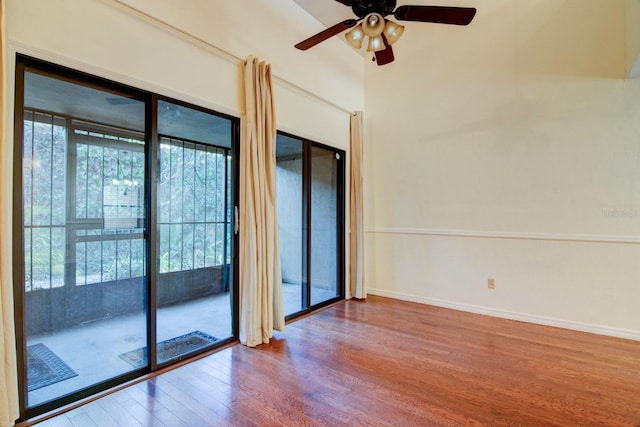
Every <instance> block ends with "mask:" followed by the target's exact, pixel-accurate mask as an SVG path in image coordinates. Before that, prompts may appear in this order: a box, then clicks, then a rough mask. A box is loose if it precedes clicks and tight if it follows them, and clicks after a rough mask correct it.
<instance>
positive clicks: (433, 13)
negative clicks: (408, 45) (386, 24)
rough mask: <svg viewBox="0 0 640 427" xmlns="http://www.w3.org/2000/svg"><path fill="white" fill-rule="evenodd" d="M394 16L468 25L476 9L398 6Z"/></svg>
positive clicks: (412, 19)
mask: <svg viewBox="0 0 640 427" xmlns="http://www.w3.org/2000/svg"><path fill="white" fill-rule="evenodd" d="M394 16H395V17H396V19H397V20H399V21H419V22H435V23H437V24H453V25H469V23H470V22H471V21H472V20H473V17H474V16H476V9H474V8H471V7H450V6H400V7H399V8H397V9H396V11H395V13H394Z"/></svg>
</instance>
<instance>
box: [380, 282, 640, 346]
mask: <svg viewBox="0 0 640 427" xmlns="http://www.w3.org/2000/svg"><path fill="white" fill-rule="evenodd" d="M367 293H368V294H370V295H377V296H381V297H388V298H394V299H398V300H402V301H410V302H417V303H420V304H427V305H433V306H436V307H443V308H450V309H453V310H459V311H466V312H470V313H477V314H484V315H487V316H493V317H500V318H503V319H510V320H518V321H521V322H527V323H535V324H538V325H545V326H555V327H557V328H564V329H570V330H574V331H580V332H589V333H592V334H598V335H606V336H610V337H617V338H625V339H629V340H635V341H640V331H633V330H629V329H621V328H612V327H609V326H602V325H593V324H588V323H582V322H574V321H570V320H563V319H556V318H553V317H546V316H538V315H535V314H527V313H518V312H514V311H508V310H501V309H496V308H490V307H482V306H478V305H472V304H464V303H459V302H454V301H447V300H441V299H436V298H428V297H423V296H418V295H410V294H404V293H400V292H394V291H387V290H383V289H367Z"/></svg>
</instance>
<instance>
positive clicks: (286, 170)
mask: <svg viewBox="0 0 640 427" xmlns="http://www.w3.org/2000/svg"><path fill="white" fill-rule="evenodd" d="M342 157H343V153H342V152H341V151H340V150H336V149H333V148H330V147H326V146H322V145H320V144H317V143H313V142H311V141H308V140H304V139H302V138H297V137H295V136H292V135H287V134H284V133H278V136H277V141H276V194H277V201H276V202H277V214H278V233H279V234H278V238H279V242H280V254H281V264H282V279H283V287H284V303H285V314H286V315H287V316H289V317H291V316H294V315H297V314H301V313H304V312H307V311H309V310H312V309H314V308H318V307H321V306H324V305H327V304H330V303H332V302H335V301H338V300H339V299H342V298H344V273H343V272H344V269H343V265H344V250H343V248H344V232H343V223H344V205H343V200H344V164H343V160H342Z"/></svg>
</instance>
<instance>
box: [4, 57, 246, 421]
mask: <svg viewBox="0 0 640 427" xmlns="http://www.w3.org/2000/svg"><path fill="white" fill-rule="evenodd" d="M30 69H31V70H34V71H36V72H37V73H38V74H41V75H45V76H48V77H52V78H55V79H58V80H62V81H67V82H70V83H74V84H79V85H82V86H85V87H89V88H93V89H97V90H101V91H104V92H112V93H114V94H115V95H119V96H124V97H128V98H132V99H135V100H137V101H141V102H144V104H145V112H144V115H145V126H144V127H145V129H144V132H145V147H144V151H145V181H146V182H145V189H144V192H145V193H144V194H145V204H144V209H145V212H144V227H145V229H144V231H143V238H144V241H145V256H146V257H147V258H146V259H147V261H146V269H145V275H146V283H145V285H146V300H144V308H143V310H144V313H145V315H146V319H147V320H146V333H147V351H148V361H147V365H146V366H143V367H141V368H137V369H133V370H131V371H129V372H126V373H124V374H121V375H118V376H116V377H113V378H110V379H107V380H104V381H101V382H98V383H96V384H93V385H90V386H88V387H85V388H81V389H79V390H77V391H74V392H71V393H69V394H67V395H63V396H60V397H58V398H54V399H53V400H50V401H46V402H44V403H41V404H37V405H34V406H32V407H28V406H27V405H28V392H27V354H26V344H27V332H26V312H25V310H26V306H25V277H26V272H25V264H24V263H25V247H24V243H25V240H24V215H23V204H24V190H23V184H24V182H23V176H22V175H23V136H24V118H25V117H24V108H25V73H26V71H27V70H30ZM159 100H164V101H168V102H172V103H174V104H177V105H182V106H185V107H188V108H191V109H194V110H199V111H202V112H205V113H208V114H212V115H215V116H218V117H222V118H225V119H228V120H229V121H230V122H231V148H230V149H229V152H230V153H231V155H232V162H231V168H232V175H231V184H230V185H231V188H230V189H229V191H231V192H232V193H231V203H232V206H237V204H238V187H239V185H238V183H239V181H238V180H239V178H240V176H239V168H238V162H239V158H240V157H239V153H240V144H239V129H240V119H239V118H237V117H233V116H230V115H227V114H223V113H219V112H216V111H212V110H209V109H206V108H203V107H199V106H195V105H192V104H189V103H186V102H182V101H179V100H175V99H171V98H168V97H164V96H160V95H157V94H154V93H151V92H147V91H144V90H141V89H137V88H134V87H131V86H128V85H126V84H121V83H118V82H115V81H112V80H108V79H104V78H102V77H98V76H93V75H91V74H88V73H84V72H81V71H77V70H73V69H70V68H67V67H64V66H59V65H56V64H52V63H50V62H46V61H42V60H40V59H37V58H33V57H29V56H26V55H22V54H17V56H16V67H15V104H14V123H13V129H14V138H13V168H14V169H13V188H14V191H13V200H12V202H13V209H12V212H13V219H12V233H13V241H12V252H13V259H12V268H13V291H14V321H15V336H16V349H17V365H18V394H19V406H20V418H19V419H18V421H25V420H27V419H30V418H33V417H35V416H38V415H41V414H43V413H46V412H49V411H51V410H54V409H57V408H60V407H62V406H65V405H69V404H71V403H73V402H76V401H78V400H81V399H84V398H87V397H89V396H92V395H94V394H96V393H99V392H103V391H105V390H107V389H110V388H113V387H115V386H118V385H121V384H123V383H126V382H128V381H131V380H134V379H136V378H139V377H141V376H143V375H146V374H149V373H151V372H154V371H157V370H158V369H162V368H164V367H165V366H167V365H169V364H172V363H176V362H179V361H181V360H183V359H186V358H192V357H195V356H197V355H198V354H202V353H205V352H208V351H211V350H212V348H215V347H221V346H223V345H226V344H228V343H231V342H237V341H238V331H239V319H238V305H239V304H238V284H237V278H238V254H239V252H238V244H237V233H233V235H232V236H231V242H232V243H231V244H232V246H233V248H232V250H233V258H232V266H231V269H232V271H233V274H232V278H231V282H230V283H231V289H230V298H231V316H232V319H231V327H232V331H231V334H232V335H231V337H229V338H227V339H222V340H220V341H219V342H217V343H216V344H215V345H213V346H212V347H207V348H205V349H203V350H201V351H196V352H193V353H189V354H188V355H187V356H185V357H179V358H176V359H174V360H172V361H170V362H167V363H163V364H161V365H160V366H159V364H158V363H157V348H156V344H157V340H156V335H157V334H156V329H157V319H156V317H157V316H156V313H157V310H158V307H157V283H158V235H157V219H158V218H157V209H156V206H157V185H156V182H157V178H158V149H159V139H158V123H157V121H158V109H157V107H158V101H159ZM72 143H73V142H71V141H70V139H67V144H72ZM225 185H227V183H225ZM67 244H68V242H67ZM65 268H66V267H65Z"/></svg>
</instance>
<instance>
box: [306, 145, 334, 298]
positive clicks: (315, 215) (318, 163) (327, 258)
mask: <svg viewBox="0 0 640 427" xmlns="http://www.w3.org/2000/svg"><path fill="white" fill-rule="evenodd" d="M339 158H340V155H339V154H338V153H336V152H335V151H333V150H328V149H325V148H320V147H317V146H313V147H312V148H311V281H310V285H311V286H310V292H311V305H312V306H313V305H316V304H320V303H323V302H325V301H328V300H331V299H334V298H336V297H339V296H340V293H341V286H340V283H341V280H340V276H339V275H340V271H341V268H339V267H340V263H339V261H340V251H339V247H338V240H339V230H338V218H339V212H340V205H339V200H338V182H339V181H338V177H339V167H338V161H339Z"/></svg>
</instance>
